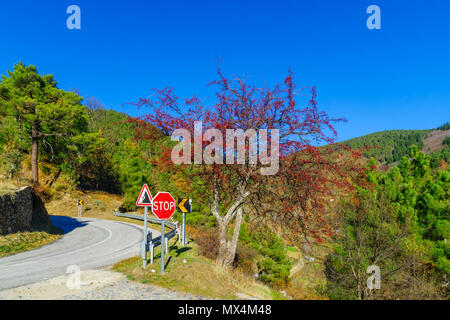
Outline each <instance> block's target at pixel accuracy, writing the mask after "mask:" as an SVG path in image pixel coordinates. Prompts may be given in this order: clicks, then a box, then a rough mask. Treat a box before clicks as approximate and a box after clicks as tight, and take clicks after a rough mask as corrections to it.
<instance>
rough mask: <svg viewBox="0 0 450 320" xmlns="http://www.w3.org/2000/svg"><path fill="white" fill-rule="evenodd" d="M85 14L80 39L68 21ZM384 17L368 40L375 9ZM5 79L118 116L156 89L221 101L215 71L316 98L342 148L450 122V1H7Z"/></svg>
mask: <svg viewBox="0 0 450 320" xmlns="http://www.w3.org/2000/svg"><path fill="white" fill-rule="evenodd" d="M71 4H76V5H78V6H80V8H81V15H82V22H81V26H82V29H81V30H68V29H67V27H66V19H67V17H68V15H67V14H66V9H67V7H68V6H69V5H71ZM371 4H377V5H378V6H380V8H381V19H382V22H381V27H382V28H381V30H368V29H367V27H366V19H367V17H368V16H369V15H368V14H366V8H367V7H368V6H369V5H371ZM0 43H1V45H0V74H5V73H6V71H7V70H10V69H12V67H13V65H14V63H16V62H18V61H23V62H24V63H25V64H34V65H36V66H37V67H38V70H39V71H40V72H41V73H53V74H54V75H55V77H56V79H57V81H58V82H59V86H60V87H61V88H63V89H69V88H78V89H80V90H81V92H82V93H83V94H85V95H89V96H95V97H97V98H98V99H99V100H100V101H102V103H103V104H105V105H106V106H107V107H109V108H113V109H116V110H119V111H123V112H126V113H128V114H130V115H133V116H137V115H140V114H142V112H143V111H142V110H141V111H137V110H136V109H135V108H133V107H130V106H123V103H126V102H130V101H136V100H137V99H138V98H139V97H145V96H147V95H148V94H149V93H150V90H151V88H155V87H156V88H163V87H166V86H173V87H175V88H176V90H177V93H178V94H179V95H180V96H183V97H189V96H192V95H193V94H198V95H199V96H200V97H208V96H211V91H210V89H208V88H207V84H208V83H209V82H210V81H212V80H214V79H216V74H215V72H216V67H217V61H218V59H220V60H221V61H222V62H221V67H222V69H223V71H224V72H225V73H227V74H234V75H246V76H248V77H250V78H251V80H252V81H254V82H255V83H256V84H260V83H263V82H266V83H268V84H273V83H276V82H279V81H282V80H284V78H285V76H286V74H287V70H288V69H289V68H290V67H291V68H292V70H293V71H294V76H295V80H296V82H297V84H298V85H299V86H312V85H315V86H317V88H318V94H319V96H318V101H319V106H320V107H321V108H322V109H324V110H325V111H327V112H328V113H329V114H330V115H331V116H334V117H346V118H347V119H348V120H349V122H348V123H346V124H342V125H339V126H337V129H338V132H339V137H338V138H339V140H345V139H348V138H352V137H355V136H360V135H364V134H368V133H371V132H375V131H381V130H388V129H427V128H434V127H437V126H438V125H440V124H442V123H444V122H446V121H450V79H449V78H450V1H448V0H440V1H438V0H426V1H425V0H423V1H414V0H395V1H393V0H389V1H386V0H370V1H366V0H345V1H344V0H342V1H334V0H333V1H332V0H329V1H326V0H314V1H312V0H308V1H303V0H297V1H282V0H278V1H262V0H258V1H235V0H224V1H216V0H208V1H195V0H190V1H183V0H179V1H173V0H160V1H151V0H145V1H144V0H141V1H137V0H128V1H114V0H95V1H94V0H70V1H66V0H54V1H51V0H41V1H35V0H33V1H31V0H30V1H23V0H15V1H1V3H0Z"/></svg>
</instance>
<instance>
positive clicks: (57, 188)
mask: <svg viewBox="0 0 450 320" xmlns="http://www.w3.org/2000/svg"><path fill="white" fill-rule="evenodd" d="M67 189H68V186H67V185H66V184H57V185H56V186H55V191H57V192H63V191H66V190H67Z"/></svg>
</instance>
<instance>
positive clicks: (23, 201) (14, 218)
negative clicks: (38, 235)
mask: <svg viewBox="0 0 450 320" xmlns="http://www.w3.org/2000/svg"><path fill="white" fill-rule="evenodd" d="M53 228H54V227H53V225H52V223H51V221H50V218H49V216H48V212H47V210H46V209H45V206H44V203H43V201H42V200H41V198H40V197H39V195H38V194H37V193H36V192H35V191H34V190H33V188H31V187H24V188H21V189H19V190H17V191H15V192H11V193H8V194H5V195H2V196H0V235H6V234H9V233H16V232H25V231H51V230H52V229H53Z"/></svg>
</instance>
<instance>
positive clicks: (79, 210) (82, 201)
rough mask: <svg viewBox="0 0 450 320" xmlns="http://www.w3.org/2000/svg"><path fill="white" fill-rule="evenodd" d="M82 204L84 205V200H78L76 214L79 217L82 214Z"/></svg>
mask: <svg viewBox="0 0 450 320" xmlns="http://www.w3.org/2000/svg"><path fill="white" fill-rule="evenodd" d="M83 205H84V200H78V216H79V217H81V216H83Z"/></svg>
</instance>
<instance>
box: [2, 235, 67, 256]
mask: <svg viewBox="0 0 450 320" xmlns="http://www.w3.org/2000/svg"><path fill="white" fill-rule="evenodd" d="M60 237H61V234H58V233H47V232H38V231H36V232H22V233H14V234H8V235H6V236H0V258H1V257H5V256H9V255H12V254H16V253H20V252H25V251H29V250H33V249H37V248H40V247H42V246H45V245H47V244H50V243H52V242H53V241H56V240H58V239H59V238H60Z"/></svg>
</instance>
